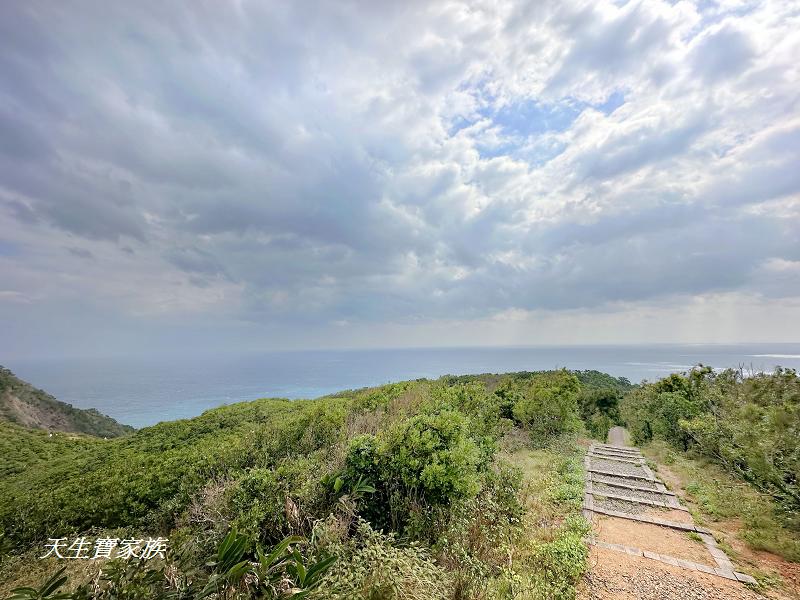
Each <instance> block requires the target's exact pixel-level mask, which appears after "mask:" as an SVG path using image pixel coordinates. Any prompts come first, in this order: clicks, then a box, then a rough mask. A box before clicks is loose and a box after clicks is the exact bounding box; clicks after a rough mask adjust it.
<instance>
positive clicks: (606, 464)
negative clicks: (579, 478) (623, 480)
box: [591, 457, 647, 477]
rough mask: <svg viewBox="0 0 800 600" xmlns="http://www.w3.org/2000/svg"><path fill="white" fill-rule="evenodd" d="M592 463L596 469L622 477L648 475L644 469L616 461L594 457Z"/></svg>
mask: <svg viewBox="0 0 800 600" xmlns="http://www.w3.org/2000/svg"><path fill="white" fill-rule="evenodd" d="M591 461H592V462H591V465H592V467H594V468H595V469H600V470H602V471H608V472H609V473H618V474H619V475H621V476H622V477H624V476H625V475H638V476H640V477H643V476H645V475H647V474H646V473H645V472H644V469H643V468H642V467H638V466H636V465H631V464H628V463H621V462H617V461H614V460H603V459H602V458H595V457H593V458H592V459H591Z"/></svg>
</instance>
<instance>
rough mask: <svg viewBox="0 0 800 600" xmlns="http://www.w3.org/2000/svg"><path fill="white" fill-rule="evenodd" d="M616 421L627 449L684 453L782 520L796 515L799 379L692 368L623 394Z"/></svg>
mask: <svg viewBox="0 0 800 600" xmlns="http://www.w3.org/2000/svg"><path fill="white" fill-rule="evenodd" d="M622 414H623V417H624V418H625V420H626V422H627V423H628V426H629V429H630V431H631V434H632V435H633V438H634V441H635V442H637V443H643V442H647V441H650V440H652V439H661V440H664V441H666V442H668V443H669V444H670V445H672V447H673V448H676V449H679V450H683V451H687V450H691V451H692V452H695V453H697V454H700V455H702V456H705V457H707V458H709V459H711V460H713V461H714V462H716V463H718V464H719V465H721V466H722V467H723V468H724V469H725V470H727V471H728V472H730V473H732V474H734V475H736V476H738V477H740V478H742V479H744V480H746V481H748V482H750V483H751V484H753V485H754V486H755V487H756V488H758V489H759V490H761V491H763V492H766V493H768V494H770V495H771V496H772V497H773V498H774V499H775V500H777V502H778V503H779V504H780V505H781V507H782V508H783V509H784V511H785V513H786V515H787V518H791V516H792V515H793V514H796V513H797V511H798V510H800V378H799V377H798V376H797V374H796V373H795V372H794V371H792V370H783V369H780V368H779V369H776V370H775V372H774V373H772V374H763V373H762V374H757V375H754V376H751V377H745V376H744V375H743V374H742V373H741V372H738V371H733V370H728V371H725V372H723V373H720V374H715V373H714V372H713V371H712V370H711V369H710V368H708V367H700V368H697V369H694V370H692V371H691V372H690V373H688V374H686V375H671V376H670V377H668V378H665V379H663V380H661V381H659V382H657V383H655V384H647V385H644V386H642V388H640V389H638V390H634V391H633V392H631V393H629V394H628V395H627V396H626V397H625V399H624V400H623V402H622Z"/></svg>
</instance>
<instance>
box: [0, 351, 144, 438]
mask: <svg viewBox="0 0 800 600" xmlns="http://www.w3.org/2000/svg"><path fill="white" fill-rule="evenodd" d="M0 421H8V422H11V423H15V424H17V425H22V426H24V427H32V428H36V429H46V430H49V431H63V432H66V433H85V434H88V435H94V436H97V437H118V436H121V435H125V434H126V433H130V432H132V431H133V427H130V426H129V425H122V424H121V423H118V422H117V421H115V420H114V419H112V418H111V417H108V416H106V415H104V414H102V413H100V412H99V411H97V410H96V409H94V408H90V409H87V410H85V409H81V408H75V407H74V406H72V405H71V404H67V403H66V402H60V401H59V400H56V399H55V398H54V397H53V396H51V395H50V394H48V393H47V392H44V391H42V390H40V389H37V388H35V387H33V386H32V385H31V384H29V383H27V382H25V381H22V380H21V379H19V378H18V377H17V376H16V375H14V373H12V372H11V371H9V370H8V369H6V368H5V367H2V366H0Z"/></svg>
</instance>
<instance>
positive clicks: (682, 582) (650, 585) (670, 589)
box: [587, 569, 763, 600]
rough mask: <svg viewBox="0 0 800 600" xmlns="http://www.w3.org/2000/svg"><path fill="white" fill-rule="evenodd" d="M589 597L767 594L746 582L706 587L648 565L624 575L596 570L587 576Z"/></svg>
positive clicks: (752, 597) (708, 599) (673, 599)
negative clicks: (747, 585) (611, 574)
mask: <svg viewBox="0 0 800 600" xmlns="http://www.w3.org/2000/svg"><path fill="white" fill-rule="evenodd" d="M587 584H588V587H589V590H588V598H591V599H595V598H597V599H601V598H602V599H606V598H636V599H641V600H758V599H760V598H763V597H762V596H759V595H758V594H756V593H754V592H752V591H750V590H749V589H747V588H745V587H744V586H742V585H739V586H735V584H734V585H725V586H722V585H716V584H715V583H712V582H703V585H702V587H700V586H698V584H697V582H696V581H695V580H693V579H690V578H687V577H681V576H680V575H676V574H674V573H671V572H669V571H664V570H661V569H646V570H644V569H643V570H641V571H639V572H637V573H634V574H633V575H632V577H629V578H625V579H620V578H618V577H613V576H605V574H604V573H598V572H596V571H595V572H593V573H591V574H589V575H588V576H587Z"/></svg>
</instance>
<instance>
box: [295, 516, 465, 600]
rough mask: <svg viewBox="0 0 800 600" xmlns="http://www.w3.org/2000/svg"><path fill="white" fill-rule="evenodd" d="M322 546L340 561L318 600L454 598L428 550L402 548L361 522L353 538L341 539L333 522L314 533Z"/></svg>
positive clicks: (412, 546) (324, 582)
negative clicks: (451, 596)
mask: <svg viewBox="0 0 800 600" xmlns="http://www.w3.org/2000/svg"><path fill="white" fill-rule="evenodd" d="M315 536H316V538H317V539H318V540H319V547H320V548H321V549H323V550H324V551H325V552H327V553H330V554H332V555H335V556H337V557H338V560H337V561H336V563H335V564H334V565H333V567H332V568H331V569H330V571H328V573H327V574H326V575H325V577H324V578H323V580H322V583H321V584H320V586H319V587H318V588H317V589H316V590H315V591H313V592H312V593H311V595H310V596H309V598H310V599H314V600H333V599H336V600H351V599H357V598H365V599H375V600H384V599H386V600H390V599H394V598H397V599H402V600H439V599H441V600H444V599H446V598H449V597H450V594H449V593H448V591H449V578H448V576H447V574H446V573H445V572H444V571H443V570H442V569H440V568H439V567H437V566H436V563H434V561H433V560H432V558H431V556H430V554H429V552H428V551H427V550H426V549H425V548H424V547H422V546H420V545H418V544H414V543H412V544H410V545H408V546H406V547H402V548H401V547H398V545H397V542H396V540H395V537H394V536H393V535H392V534H388V535H386V534H383V533H380V532H378V531H375V530H374V529H373V528H372V527H371V526H370V525H369V523H367V522H366V521H364V520H358V521H357V523H356V526H355V532H354V534H353V535H352V537H350V538H345V539H342V537H341V534H340V527H339V526H338V524H337V523H336V522H335V520H334V519H328V520H327V521H325V522H323V523H320V524H319V525H318V527H317V530H315Z"/></svg>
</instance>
